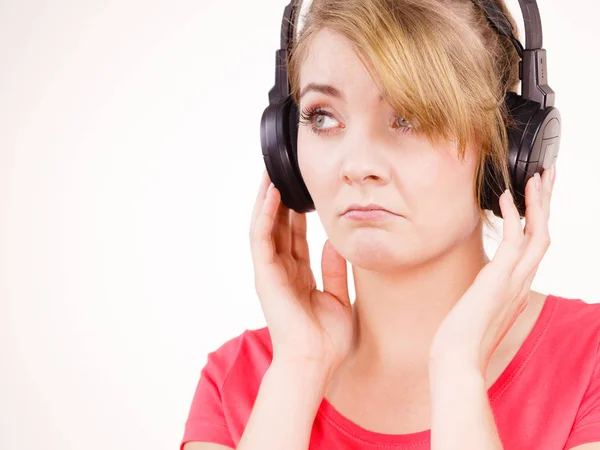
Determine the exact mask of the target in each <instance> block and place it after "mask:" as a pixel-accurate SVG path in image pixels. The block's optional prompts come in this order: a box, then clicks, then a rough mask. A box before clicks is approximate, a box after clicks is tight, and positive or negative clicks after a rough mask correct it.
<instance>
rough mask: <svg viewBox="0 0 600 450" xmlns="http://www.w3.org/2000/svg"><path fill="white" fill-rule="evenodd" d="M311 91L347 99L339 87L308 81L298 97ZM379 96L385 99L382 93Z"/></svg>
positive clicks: (380, 98) (343, 99)
mask: <svg viewBox="0 0 600 450" xmlns="http://www.w3.org/2000/svg"><path fill="white" fill-rule="evenodd" d="M310 91H313V92H320V93H321V94H325V95H329V96H330V97H333V98H338V99H340V100H342V101H346V100H345V98H344V94H343V93H342V91H340V90H339V89H337V88H336V87H334V86H332V85H330V84H319V83H308V84H307V85H306V86H304V88H303V89H302V91H301V92H300V96H299V97H298V100H300V99H301V98H302V97H303V96H304V94H306V93H307V92H310ZM378 97H379V101H382V100H383V98H382V97H381V95H379V96H378Z"/></svg>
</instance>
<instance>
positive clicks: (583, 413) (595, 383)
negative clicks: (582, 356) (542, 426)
mask: <svg viewBox="0 0 600 450" xmlns="http://www.w3.org/2000/svg"><path fill="white" fill-rule="evenodd" d="M591 442H600V363H599V360H598V355H597V354H596V363H595V368H594V371H593V373H592V377H591V379H590V383H589V385H588V387H587V390H586V392H585V395H584V397H583V400H582V401H581V405H580V406H579V411H578V412H577V416H576V418H575V423H574V425H573V428H572V429H571V433H570V434H569V437H568V439H567V443H566V444H565V447H564V450H569V449H570V448H573V447H576V446H578V445H583V444H589V443H591Z"/></svg>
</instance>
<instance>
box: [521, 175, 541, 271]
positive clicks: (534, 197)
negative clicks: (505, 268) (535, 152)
mask: <svg viewBox="0 0 600 450" xmlns="http://www.w3.org/2000/svg"><path fill="white" fill-rule="evenodd" d="M545 176H546V179H545V180H544V181H546V182H547V181H548V180H549V173H545ZM536 181H537V182H539V184H536ZM542 184H543V183H542V180H541V177H540V175H539V174H538V173H536V174H535V175H534V176H533V177H532V178H530V179H529V181H528V182H527V186H526V195H525V203H526V205H527V207H526V211H525V214H526V220H527V227H526V228H527V230H526V234H527V245H526V247H525V250H524V252H523V256H522V257H521V260H520V261H519V263H518V265H517V268H516V269H515V275H516V276H517V279H523V280H524V279H525V278H526V277H528V276H529V275H530V274H531V272H532V271H533V270H536V269H535V268H536V267H537V266H538V265H539V263H540V261H541V260H542V258H543V257H544V254H545V253H546V251H547V250H548V247H549V246H550V233H549V231H548V215H547V214H546V210H545V209H544V198H545V197H548V196H549V195H550V194H549V192H548V191H547V189H549V188H550V187H549V186H546V187H544V186H542ZM544 188H546V191H545V192H543V190H544Z"/></svg>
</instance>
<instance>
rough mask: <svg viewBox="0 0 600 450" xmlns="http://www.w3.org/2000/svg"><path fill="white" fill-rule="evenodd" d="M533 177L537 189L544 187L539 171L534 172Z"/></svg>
mask: <svg viewBox="0 0 600 450" xmlns="http://www.w3.org/2000/svg"><path fill="white" fill-rule="evenodd" d="M533 178H534V180H533V184H534V186H535V190H536V191H539V190H540V188H541V187H542V182H541V181H540V173H539V172H536V173H534V174H533Z"/></svg>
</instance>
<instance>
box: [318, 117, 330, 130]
mask: <svg viewBox="0 0 600 450" xmlns="http://www.w3.org/2000/svg"><path fill="white" fill-rule="evenodd" d="M327 119H331V117H329V116H327V115H325V114H315V128H317V129H321V128H323V127H324V125H325V123H326V122H327Z"/></svg>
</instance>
